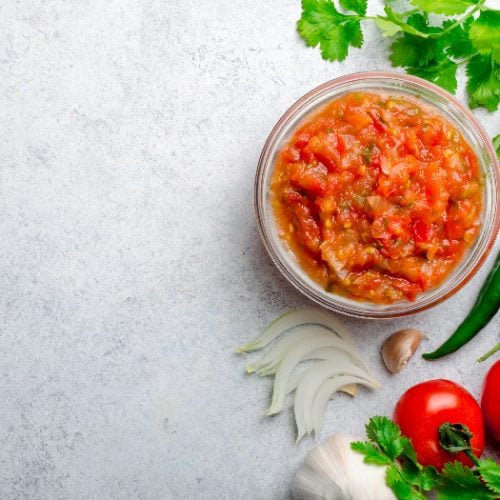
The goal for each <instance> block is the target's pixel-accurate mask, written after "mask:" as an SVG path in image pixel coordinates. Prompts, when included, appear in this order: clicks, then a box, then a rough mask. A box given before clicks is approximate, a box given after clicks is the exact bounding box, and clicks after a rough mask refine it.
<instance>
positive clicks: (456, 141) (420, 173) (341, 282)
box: [271, 93, 482, 303]
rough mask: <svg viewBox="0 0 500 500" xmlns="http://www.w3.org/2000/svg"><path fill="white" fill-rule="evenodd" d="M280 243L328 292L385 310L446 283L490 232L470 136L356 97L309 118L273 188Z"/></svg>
mask: <svg viewBox="0 0 500 500" xmlns="http://www.w3.org/2000/svg"><path fill="white" fill-rule="evenodd" d="M271 193H272V203H273V207H274V212H275V215H276V219H277V222H278V227H279V232H280V237H281V238H282V239H283V240H285V241H286V242H287V244H288V246H289V247H290V249H291V250H292V251H293V253H294V254H295V256H296V257H297V259H298V261H299V263H300V264H301V266H302V267H303V269H304V270H305V271H306V272H307V273H308V275H309V276H311V278H312V279H314V280H315V281H317V282H318V283H320V284H321V285H322V286H323V287H324V288H325V289H327V290H329V291H332V292H335V293H340V294H343V295H347V296H348V297H351V298H359V299H364V300H369V301H371V302H378V303H391V302H394V301H398V300H402V299H407V300H414V299H415V297H416V296H417V294H419V293H421V292H423V291H425V290H428V289H429V288H432V287H435V286H436V285H438V284H439V283H441V282H442V281H443V280H444V279H445V278H446V276H447V275H448V274H449V273H450V272H451V271H452V269H453V268H454V267H455V266H456V265H457V263H458V262H459V261H460V260H461V258H462V256H463V254H464V251H465V250H466V249H467V248H468V247H469V246H470V245H471V244H472V243H473V242H474V240H475V239H476V237H477V235H478V232H479V229H480V214H481V206H482V179H481V174H480V171H479V167H478V161H477V158H476V156H475V154H474V152H473V151H472V149H471V147H470V146H469V144H468V143H467V142H466V141H465V139H464V138H463V137H462V135H461V134H460V132H459V131H458V130H457V129H456V128H455V127H454V126H453V125H452V124H451V123H449V122H448V121H447V120H445V119H444V118H443V117H442V116H440V115H439V114H437V113H435V112H433V111H432V110H431V109H429V108H427V107H424V106H422V105H421V104H419V103H418V101H417V100H416V99H415V100H412V99H409V98H406V97H405V98H402V97H390V96H388V95H382V94H372V93H351V94H347V95H344V96H342V97H341V98H339V99H336V100H334V101H332V102H331V103H329V104H328V105H327V106H326V107H325V108H323V109H322V110H321V111H319V112H318V113H316V114H314V115H313V116H311V117H309V118H308V119H307V120H306V121H305V123H304V124H303V125H302V126H301V127H300V128H299V129H298V130H297V131H296V133H295V134H294V136H293V137H292V139H291V140H290V141H289V143H288V144H287V145H286V146H285V147H284V148H283V149H282V150H281V152H280V154H279V157H278V160H277V162H276V166H275V171H274V174H273V179H272V189H271Z"/></svg>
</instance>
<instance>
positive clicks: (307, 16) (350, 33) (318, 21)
mask: <svg viewBox="0 0 500 500" xmlns="http://www.w3.org/2000/svg"><path fill="white" fill-rule="evenodd" d="M297 30H298V32H299V34H300V36H301V37H302V39H303V40H304V41H305V42H306V45H308V46H309V47H316V46H317V45H318V44H319V46H320V49H321V56H322V57H323V59H325V60H327V61H343V60H344V59H345V58H346V57H347V52H348V50H349V45H352V46H353V47H361V45H362V43H363V35H362V32H361V26H360V22H359V19H358V17H357V16H350V15H345V14H342V13H340V12H339V11H338V10H337V9H336V8H335V6H334V4H333V3H332V1H331V0H302V16H301V18H300V19H299V21H298V22H297Z"/></svg>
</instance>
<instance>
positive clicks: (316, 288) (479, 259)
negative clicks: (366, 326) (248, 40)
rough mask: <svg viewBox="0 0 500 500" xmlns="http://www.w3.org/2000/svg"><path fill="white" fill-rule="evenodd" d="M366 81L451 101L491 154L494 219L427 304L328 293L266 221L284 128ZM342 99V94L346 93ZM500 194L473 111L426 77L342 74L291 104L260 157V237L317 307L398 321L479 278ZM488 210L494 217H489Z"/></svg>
mask: <svg viewBox="0 0 500 500" xmlns="http://www.w3.org/2000/svg"><path fill="white" fill-rule="evenodd" d="M362 82H365V83H366V84H367V90H369V86H370V84H372V85H373V84H374V83H379V84H382V85H383V84H384V83H386V84H389V83H392V84H393V85H394V84H397V83H398V82H399V83H400V84H402V85H406V86H409V87H412V88H413V87H414V89H413V90H414V91H415V95H417V94H419V91H418V89H420V91H422V90H423V91H425V92H426V93H427V95H428V96H429V95H430V96H432V94H434V95H435V97H437V98H441V99H444V100H445V101H447V105H451V107H452V108H455V110H454V111H458V112H459V113H461V114H462V115H464V118H465V119H463V120H461V122H460V129H461V130H462V131H463V130H464V129H466V128H469V129H472V130H473V132H475V135H476V137H478V138H480V140H481V142H482V146H483V148H484V150H483V153H484V152H486V154H487V156H488V157H489V158H488V159H489V164H490V169H489V170H488V171H487V172H486V173H485V172H484V162H483V161H482V160H481V159H480V163H481V165H482V168H483V174H484V177H485V184H486V187H487V185H488V184H491V183H493V187H496V189H490V190H491V191H492V193H494V194H493V200H489V202H490V205H491V206H489V207H488V206H487V207H485V209H484V210H486V214H487V215H490V216H491V215H493V220H492V222H490V223H489V225H488V228H489V230H488V233H485V231H486V230H487V226H486V225H485V223H484V221H483V226H482V228H481V232H480V235H479V236H478V239H477V241H476V243H475V244H474V246H473V247H472V248H471V249H470V250H469V252H468V255H467V256H466V257H464V259H463V261H462V262H461V264H459V266H461V271H460V272H458V274H457V275H456V276H455V278H454V279H455V284H454V285H453V286H451V287H448V288H447V287H446V284H447V283H448V281H449V278H446V279H445V281H444V282H443V283H441V285H439V286H438V287H437V288H436V289H434V290H433V291H432V290H431V292H433V293H434V295H435V297H434V298H433V299H432V300H428V301H427V302H425V301H424V302H423V303H419V302H418V301H419V298H417V301H415V302H409V301H406V302H397V303H394V304H390V305H380V304H373V303H370V302H366V301H357V300H352V299H348V298H345V297H342V296H340V295H336V294H332V293H330V292H327V291H325V290H323V289H322V287H321V286H320V285H318V284H317V283H314V282H313V281H312V280H311V279H310V278H309V277H308V276H307V275H306V274H305V272H303V271H302V272H301V271H300V269H298V266H295V269H294V268H293V266H292V265H291V259H292V257H291V255H290V253H291V252H290V251H289V250H287V249H286V248H285V246H284V244H283V243H282V242H279V243H277V242H276V237H275V238H273V237H272V229H273V228H272V227H270V226H271V225H273V224H275V223H274V222H270V220H269V217H267V218H266V214H265V204H266V196H267V194H268V191H267V186H266V185H264V184H265V177H266V174H268V171H269V170H270V169H272V168H273V167H274V162H273V160H274V154H275V153H276V151H277V150H279V148H280V147H281V146H282V145H283V144H284V142H285V141H284V137H280V135H281V134H282V132H283V130H285V129H286V127H287V126H288V127H289V128H291V129H292V130H293V129H294V128H296V126H297V125H298V124H299V123H300V120H296V121H295V120H294V118H296V117H297V114H298V113H299V112H300V111H301V110H303V109H304V108H305V107H307V106H310V107H311V110H312V109H314V103H315V101H321V100H326V99H327V98H328V97H326V98H325V97H324V96H325V94H326V93H328V92H332V93H333V92H334V91H335V90H336V89H339V88H342V87H343V86H345V85H346V84H349V83H356V84H359V83H362ZM405 90H406V92H407V93H408V92H409V93H411V92H410V90H409V88H408V87H405ZM338 95H341V93H339V94H338ZM335 97H336V96H335V95H332V96H331V98H332V99H333V98H335ZM427 105H430V106H432V105H433V106H434V107H435V108H438V104H437V103H436V104H434V103H432V102H430V103H427ZM311 110H309V111H307V112H306V115H307V113H309V112H311ZM443 114H444V113H443ZM474 149H475V152H476V154H478V156H479V152H478V151H477V148H474ZM272 153H274V154H272ZM490 188H491V186H490ZM499 196H500V172H499V166H498V161H497V158H496V153H495V150H494V148H493V145H492V142H491V140H490V139H489V136H488V134H487V133H486V131H485V130H484V128H483V127H482V125H481V124H480V123H479V122H478V120H477V119H476V118H475V116H474V115H473V114H472V113H471V111H470V110H469V109H467V108H466V107H465V106H464V105H463V104H462V103H460V102H459V101H458V100H457V99H456V98H455V97H453V96H452V95H450V94H449V93H448V92H447V91H445V90H443V89H442V88H441V87H438V86H437V85H434V84H433V83H430V82H428V81H426V80H422V79H421V78H417V77H413V76H409V75H403V74H400V73H391V72H359V73H352V74H349V75H345V76H341V77H339V78H335V79H333V80H330V81H328V82H325V83H323V84H322V85H319V86H318V87H315V88H314V89H312V90H311V91H310V92H308V93H307V94H305V95H304V96H302V97H301V98H299V99H298V100H297V101H296V102H295V103H294V104H292V106H290V108H288V110H287V111H286V112H285V113H284V114H283V116H282V117H281V118H280V119H279V120H278V122H277V123H276V125H275V126H274V127H273V129H272V131H271V133H270V134H269V136H268V138H267V140H266V142H265V144H264V147H263V149H262V153H261V155H260V158H259V162H258V166H257V171H256V174H255V183H254V207H255V215H256V219H257V226H258V229H259V233H260V235H261V238H262V241H263V243H264V246H265V248H266V250H267V252H268V254H269V256H270V257H271V260H272V261H273V262H274V264H275V265H276V266H277V268H278V269H279V270H280V271H281V273H282V274H283V276H284V277H285V278H286V279H287V280H288V281H289V282H290V283H291V284H292V285H293V286H294V287H295V288H296V289H297V290H299V291H300V292H302V293H303V294H304V295H305V296H307V297H308V298H309V299H311V300H313V301H314V302H316V303H317V304H319V305H322V306H323V307H326V308H327V309H330V310H332V311H335V312H339V313H342V314H346V315H349V316H355V317H359V318H396V317H400V316H405V315H409V314H415V313H417V312H421V311H423V310H426V309H429V308H430V307H434V306H436V305H437V304H439V303H441V302H443V301H444V300H446V299H448V298H449V297H451V296H452V295H454V294H455V293H456V292H457V291H459V290H460V289H461V288H462V287H463V286H464V285H465V284H466V283H467V282H468V281H469V280H470V279H471V278H472V277H473V276H474V275H475V274H476V272H477V271H478V269H479V268H480V267H481V265H482V264H483V263H484V261H485V259H486V258H487V256H488V254H489V252H490V251H491V249H492V248H493V245H494V243H495V240H496V237H497V235H498V232H499V228H500V210H499V200H498V198H499ZM487 201H488V200H485V201H484V202H485V204H486V203H487ZM488 211H489V212H493V213H492V214H491V213H489V214H488ZM483 215H484V214H483ZM471 261H473V264H472V265H469V267H467V264H468V263H469V262H471ZM464 266H465V267H464ZM452 274H453V273H452ZM440 290H442V291H441V293H437V292H439V291H440ZM426 293H427V292H424V293H423V294H421V296H425V294H426ZM421 296H419V297H421Z"/></svg>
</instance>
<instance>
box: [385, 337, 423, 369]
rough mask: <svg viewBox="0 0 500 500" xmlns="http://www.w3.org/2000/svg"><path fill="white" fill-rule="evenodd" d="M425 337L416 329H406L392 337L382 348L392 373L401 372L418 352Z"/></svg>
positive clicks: (387, 365)
mask: <svg viewBox="0 0 500 500" xmlns="http://www.w3.org/2000/svg"><path fill="white" fill-rule="evenodd" d="M424 337H425V335H424V334H423V333H422V332H421V331H420V330H416V329H415V328H405V329H404V330H399V331H397V332H395V333H393V334H392V335H390V336H389V337H388V338H387V339H386V340H385V342H384V344H383V346H382V358H383V360H384V363H385V366H386V367H387V369H388V370H389V371H390V372H391V373H398V372H400V371H401V370H402V369H403V368H404V366H405V365H406V363H408V360H409V359H410V358H411V357H412V356H413V354H414V353H415V351H416V350H417V348H418V346H419V345H420V342H422V339H423V338H424Z"/></svg>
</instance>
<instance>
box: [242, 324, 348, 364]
mask: <svg viewBox="0 0 500 500" xmlns="http://www.w3.org/2000/svg"><path fill="white" fill-rule="evenodd" d="M299 326H300V328H299ZM299 326H297V327H296V328H295V329H294V331H292V332H290V333H288V334H287V336H286V337H285V338H283V339H280V340H279V341H278V342H277V343H276V344H275V345H274V346H273V347H271V348H270V349H269V351H268V352H267V354H265V355H264V357H262V358H261V359H259V360H258V361H257V362H255V363H252V364H250V365H248V366H247V372H248V373H253V372H258V373H260V372H261V371H262V370H265V369H266V368H268V367H276V366H277V365H278V364H279V363H280V362H281V360H282V359H283V358H284V357H285V355H286V353H287V352H288V350H289V349H290V347H292V345H294V344H296V343H297V342H299V341H300V340H303V339H304V338H307V337H310V336H312V335H316V334H328V335H332V331H331V330H329V329H326V328H325V327H324V326H321V325H312V324H311V325H299ZM337 336H338V337H339V338H341V337H340V336H339V335H338V334H337ZM272 373H274V372H272Z"/></svg>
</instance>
